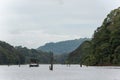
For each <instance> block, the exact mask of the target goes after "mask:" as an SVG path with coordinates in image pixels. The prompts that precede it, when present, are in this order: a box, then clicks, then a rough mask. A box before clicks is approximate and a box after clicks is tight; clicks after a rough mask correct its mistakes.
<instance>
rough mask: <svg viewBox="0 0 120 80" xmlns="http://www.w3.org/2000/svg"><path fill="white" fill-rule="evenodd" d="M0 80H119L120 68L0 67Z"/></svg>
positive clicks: (74, 66) (77, 66) (61, 66)
mask: <svg viewBox="0 0 120 80" xmlns="http://www.w3.org/2000/svg"><path fill="white" fill-rule="evenodd" d="M0 80H120V67H114V66H111V67H109V66H107V67H86V66H83V67H80V66H79V65H71V66H70V67H68V66H66V65H54V70H53V71H50V70H49V65H40V66H39V67H31V68H30V67H29V66H28V65H21V66H20V67H19V66H16V65H13V66H9V67H8V66H5V65H3V66H0Z"/></svg>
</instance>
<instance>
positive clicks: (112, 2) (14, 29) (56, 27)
mask: <svg viewBox="0 0 120 80" xmlns="http://www.w3.org/2000/svg"><path fill="white" fill-rule="evenodd" d="M119 6H120V0H0V40H2V41H6V42H8V43H10V44H12V45H14V46H18V45H22V46H26V47H28V48H37V47H39V46H41V45H43V44H45V43H47V42H57V41H62V40H70V39H77V38H82V37H92V35H93V33H94V30H95V29H97V27H99V26H100V25H101V24H102V22H103V20H104V18H105V17H106V15H107V14H108V13H109V12H110V11H111V10H113V9H115V8H118V7H119Z"/></svg>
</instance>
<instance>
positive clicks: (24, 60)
mask: <svg viewBox="0 0 120 80" xmlns="http://www.w3.org/2000/svg"><path fill="white" fill-rule="evenodd" d="M30 58H37V59H38V60H39V62H40V63H49V62H50V53H47V52H42V51H37V50H36V49H27V48H26V47H21V46H19V47H13V46H11V45H10V44H8V43H6V42H3V41H0V64H2V65H6V64H19V63H20V64H28V63H29V59H30Z"/></svg>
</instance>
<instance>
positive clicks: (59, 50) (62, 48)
mask: <svg viewBox="0 0 120 80" xmlns="http://www.w3.org/2000/svg"><path fill="white" fill-rule="evenodd" d="M86 40H90V39H89V38H80V39H75V40H67V41H60V42H56V43H53V42H51V43H46V44H45V45H44V46H41V47H39V48H38V49H37V50H42V51H46V52H50V51H51V52H53V53H55V54H63V53H70V52H72V51H73V50H75V49H76V48H77V47H78V46H79V45H80V44H82V43H83V42H84V41H86Z"/></svg>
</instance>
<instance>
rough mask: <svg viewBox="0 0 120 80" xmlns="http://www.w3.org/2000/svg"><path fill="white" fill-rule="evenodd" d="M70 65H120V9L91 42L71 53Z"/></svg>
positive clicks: (110, 15) (105, 22)
mask: <svg viewBox="0 0 120 80" xmlns="http://www.w3.org/2000/svg"><path fill="white" fill-rule="evenodd" d="M68 62H69V63H82V64H84V65H120V8H118V9H115V10H112V11H111V12H110V14H108V15H107V17H106V18H105V20H104V22H103V24H102V25H101V27H99V28H97V30H96V31H95V32H94V36H93V38H92V40H91V41H85V42H84V43H83V44H82V45H80V46H79V47H78V49H76V50H75V51H73V52H72V53H70V55H69V58H68Z"/></svg>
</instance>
